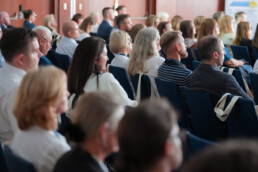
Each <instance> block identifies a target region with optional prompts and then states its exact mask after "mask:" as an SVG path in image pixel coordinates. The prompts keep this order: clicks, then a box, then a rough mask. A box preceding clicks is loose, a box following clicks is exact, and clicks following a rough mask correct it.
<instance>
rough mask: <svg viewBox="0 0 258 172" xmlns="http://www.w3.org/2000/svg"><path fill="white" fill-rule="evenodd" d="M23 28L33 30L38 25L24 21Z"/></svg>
mask: <svg viewBox="0 0 258 172" xmlns="http://www.w3.org/2000/svg"><path fill="white" fill-rule="evenodd" d="M22 27H23V28H25V29H33V28H34V27H36V25H35V24H34V23H30V22H29V21H28V20H24V22H23V26H22Z"/></svg>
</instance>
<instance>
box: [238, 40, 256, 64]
mask: <svg viewBox="0 0 258 172" xmlns="http://www.w3.org/2000/svg"><path fill="white" fill-rule="evenodd" d="M239 45H240V46H247V47H248V51H249V54H250V58H251V63H252V66H253V65H254V63H255V61H256V59H255V55H254V52H253V45H252V40H250V39H243V40H241V41H240V42H239Z"/></svg>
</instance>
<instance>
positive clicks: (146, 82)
mask: <svg viewBox="0 0 258 172" xmlns="http://www.w3.org/2000/svg"><path fill="white" fill-rule="evenodd" d="M139 76H140V75H139V74H136V75H134V76H131V77H130V79H131V82H132V84H133V88H134V91H135V93H136V94H137V88H138V81H139ZM150 96H151V82H150V78H149V76H148V75H144V74H143V75H142V79H141V100H144V99H147V98H150Z"/></svg>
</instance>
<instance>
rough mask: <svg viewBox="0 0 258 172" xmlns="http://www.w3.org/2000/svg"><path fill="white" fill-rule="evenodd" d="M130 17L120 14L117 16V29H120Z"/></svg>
mask: <svg viewBox="0 0 258 172" xmlns="http://www.w3.org/2000/svg"><path fill="white" fill-rule="evenodd" d="M128 17H130V16H129V15H128V14H120V15H118V16H117V18H116V25H117V27H118V28H119V27H120V24H122V23H123V22H124V20H125V19H126V18H128Z"/></svg>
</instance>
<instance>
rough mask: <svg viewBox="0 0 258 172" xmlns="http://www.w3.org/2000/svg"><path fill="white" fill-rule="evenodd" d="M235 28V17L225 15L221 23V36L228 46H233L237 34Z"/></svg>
mask: <svg viewBox="0 0 258 172" xmlns="http://www.w3.org/2000/svg"><path fill="white" fill-rule="evenodd" d="M233 29H234V28H233V17H231V16H229V15H225V16H223V17H222V18H221V20H220V24H219V30H220V38H221V40H222V42H223V43H224V44H225V45H227V46H231V45H232V44H233V41H234V39H235V36H236V34H235V33H234V30H233Z"/></svg>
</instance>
